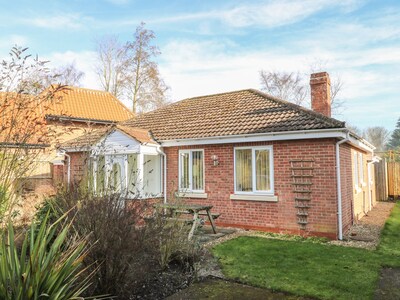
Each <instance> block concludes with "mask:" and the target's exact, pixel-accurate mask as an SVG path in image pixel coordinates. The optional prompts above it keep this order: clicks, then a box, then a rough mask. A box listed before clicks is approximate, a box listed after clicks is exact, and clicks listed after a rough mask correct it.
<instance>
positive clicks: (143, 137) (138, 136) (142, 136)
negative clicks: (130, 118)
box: [116, 125, 156, 144]
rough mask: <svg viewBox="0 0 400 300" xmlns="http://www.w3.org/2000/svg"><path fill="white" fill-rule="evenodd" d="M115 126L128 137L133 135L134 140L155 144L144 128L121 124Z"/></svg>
mask: <svg viewBox="0 0 400 300" xmlns="http://www.w3.org/2000/svg"><path fill="white" fill-rule="evenodd" d="M116 128H117V129H119V130H121V131H122V132H124V133H125V134H127V135H129V136H130V137H133V138H134V139H135V140H137V141H138V142H140V143H142V144H146V143H150V144H156V142H155V141H154V140H153V139H152V138H151V134H150V132H149V131H148V130H146V129H142V128H137V127H129V126H123V125H117V127H116Z"/></svg>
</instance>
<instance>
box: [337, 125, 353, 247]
mask: <svg viewBox="0 0 400 300" xmlns="http://www.w3.org/2000/svg"><path fill="white" fill-rule="evenodd" d="M349 141H350V132H349V131H347V134H346V138H345V139H343V140H341V141H339V142H337V143H336V181H337V182H336V187H337V199H338V204H337V205H338V207H337V210H338V212H337V215H338V227H339V240H343V220H342V218H343V214H342V183H341V173H340V145H341V144H343V143H346V142H349Z"/></svg>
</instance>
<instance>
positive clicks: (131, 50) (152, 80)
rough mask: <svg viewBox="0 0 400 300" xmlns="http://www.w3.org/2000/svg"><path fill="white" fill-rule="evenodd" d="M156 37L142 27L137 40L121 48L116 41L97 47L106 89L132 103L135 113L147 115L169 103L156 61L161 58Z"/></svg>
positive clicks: (99, 69)
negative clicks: (147, 112)
mask: <svg viewBox="0 0 400 300" xmlns="http://www.w3.org/2000/svg"><path fill="white" fill-rule="evenodd" d="M154 39H155V34H154V32H153V31H151V30H148V29H146V28H145V23H143V22H142V23H141V24H140V25H139V26H138V27H137V28H136V31H135V34H134V40H133V41H131V42H127V43H126V44H124V45H122V44H120V43H119V42H118V40H117V39H116V38H115V37H112V38H107V39H103V41H102V42H100V43H98V50H97V52H98V65H97V67H96V72H97V74H98V76H99V78H100V81H101V83H102V86H103V89H104V90H106V91H109V92H110V93H112V94H113V95H114V96H116V97H118V98H121V99H122V100H129V101H130V102H131V103H132V110H133V112H145V111H149V110H152V109H155V108H158V107H160V106H163V105H165V104H166V103H167V90H168V87H167V85H166V84H165V82H164V81H163V79H162V78H161V75H160V72H159V69H158V65H157V63H156V61H155V60H154V59H155V57H157V56H158V55H159V54H160V51H159V49H158V47H156V46H155V45H154V44H153V41H154Z"/></svg>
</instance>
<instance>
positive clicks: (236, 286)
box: [167, 277, 309, 300]
mask: <svg viewBox="0 0 400 300" xmlns="http://www.w3.org/2000/svg"><path fill="white" fill-rule="evenodd" d="M167 299H169V300H190V299H195V300H197V299H264V300H265V299H266V300H268V299H271V300H272V299H274V300H275V299H276V300H282V299H285V300H294V299H296V300H299V299H309V298H303V297H298V296H294V295H289V294H286V293H280V292H273V291H271V290H266V289H261V288H256V287H252V286H248V285H244V284H241V283H236V282H232V281H227V280H223V279H219V278H212V277H208V278H206V279H204V280H203V281H201V282H197V283H194V284H192V285H191V286H190V287H188V288H187V289H185V290H182V291H180V292H179V293H176V294H174V295H172V296H170V297H168V298H167Z"/></svg>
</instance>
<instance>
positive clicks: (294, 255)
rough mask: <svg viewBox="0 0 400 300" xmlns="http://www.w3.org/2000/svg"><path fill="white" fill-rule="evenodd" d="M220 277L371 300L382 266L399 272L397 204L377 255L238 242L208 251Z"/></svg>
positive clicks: (399, 217)
mask: <svg viewBox="0 0 400 300" xmlns="http://www.w3.org/2000/svg"><path fill="white" fill-rule="evenodd" d="M213 253H214V254H215V255H216V256H217V257H218V258H219V260H220V263H221V264H222V268H223V271H224V273H225V275H226V276H227V277H229V278H233V279H237V280H240V281H242V282H245V283H248V284H250V285H254V286H258V287H263V288H269V289H272V290H278V291H285V292H290V293H293V294H296V295H299V296H311V297H316V298H321V299H371V298H372V297H373V294H374V291H375V287H376V286H377V281H378V277H379V271H380V269H381V267H382V266H400V203H397V204H396V207H395V209H394V210H393V212H392V214H391V216H390V218H389V219H388V221H387V223H386V225H385V227H384V230H383V232H382V240H381V243H380V245H379V247H378V249H377V250H375V251H370V250H365V249H357V248H349V247H341V246H335V245H329V244H324V243H315V241H308V240H303V241H290V240H288V241H286V240H277V239H265V238H260V237H239V238H237V239H234V240H230V241H227V242H225V243H223V244H220V245H217V246H216V247H214V248H213Z"/></svg>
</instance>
